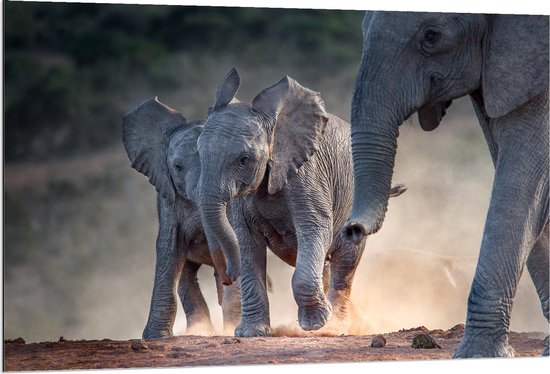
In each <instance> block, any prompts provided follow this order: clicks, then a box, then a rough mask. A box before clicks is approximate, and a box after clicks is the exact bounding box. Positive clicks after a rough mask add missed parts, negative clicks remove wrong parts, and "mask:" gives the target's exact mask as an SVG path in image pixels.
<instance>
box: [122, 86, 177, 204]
mask: <svg viewBox="0 0 550 374" xmlns="http://www.w3.org/2000/svg"><path fill="white" fill-rule="evenodd" d="M185 124H186V120H185V118H184V117H183V116H182V115H181V114H180V113H178V112H176V111H175V110H173V109H171V108H169V107H167V106H166V105H164V104H162V103H161V102H159V101H158V99H157V98H156V97H154V98H152V99H148V100H145V101H144V102H142V103H141V104H139V105H137V106H136V107H135V108H134V109H132V110H131V111H129V112H128V113H127V114H126V115H124V117H123V119H122V142H123V143H124V148H125V149H126V153H128V158H129V159H130V161H131V162H132V167H133V168H134V169H136V170H137V171H139V172H140V173H142V174H144V175H145V176H147V177H148V178H149V182H150V183H151V184H152V185H153V186H155V188H156V190H157V191H158V192H159V193H160V194H161V196H162V197H164V198H167V199H170V200H174V198H175V194H176V191H175V189H174V186H173V184H172V180H171V178H170V172H169V170H168V163H167V160H166V157H167V150H168V143H169V141H170V138H169V136H170V134H171V133H172V132H173V131H174V130H175V129H176V128H177V127H179V126H182V125H185Z"/></svg>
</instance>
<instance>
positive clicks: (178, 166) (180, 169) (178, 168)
mask: <svg viewBox="0 0 550 374" xmlns="http://www.w3.org/2000/svg"><path fill="white" fill-rule="evenodd" d="M174 168H176V170H177V171H182V170H183V166H182V165H181V164H176V165H174Z"/></svg>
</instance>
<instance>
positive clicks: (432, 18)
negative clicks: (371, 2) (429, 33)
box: [363, 12, 449, 39]
mask: <svg viewBox="0 0 550 374" xmlns="http://www.w3.org/2000/svg"><path fill="white" fill-rule="evenodd" d="M447 16H449V14H445V13H427V12H374V14H373V15H372V17H371V18H370V22H366V23H365V24H364V25H363V27H364V31H365V33H371V34H372V33H376V34H377V35H380V36H382V35H383V36H384V37H385V38H387V37H388V36H389V37H392V38H395V39H408V38H410V37H411V36H414V35H415V34H416V31H417V30H419V29H421V28H422V25H423V24H425V23H426V22H440V21H442V20H443V19H444V18H446V17H447Z"/></svg>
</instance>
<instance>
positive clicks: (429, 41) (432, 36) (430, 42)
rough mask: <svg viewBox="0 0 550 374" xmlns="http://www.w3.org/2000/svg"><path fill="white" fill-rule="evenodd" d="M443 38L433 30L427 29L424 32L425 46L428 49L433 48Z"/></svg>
mask: <svg viewBox="0 0 550 374" xmlns="http://www.w3.org/2000/svg"><path fill="white" fill-rule="evenodd" d="M440 38H441V33H440V32H439V31H436V30H433V29H427V30H426V31H425V32H424V38H423V44H424V45H426V46H428V47H433V46H434V45H435V43H437V42H438V41H439V39H440Z"/></svg>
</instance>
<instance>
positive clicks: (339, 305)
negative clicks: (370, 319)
mask: <svg viewBox="0 0 550 374" xmlns="http://www.w3.org/2000/svg"><path fill="white" fill-rule="evenodd" d="M365 243H366V240H365V239H363V240H362V241H361V242H360V243H359V244H353V243H351V242H348V241H344V240H342V238H341V236H339V235H338V236H336V238H335V239H334V242H333V244H332V248H331V249H330V250H329V251H330V253H331V261H330V265H331V278H330V287H329V290H328V299H329V301H330V303H331V304H332V310H333V313H334V317H333V318H334V319H335V320H336V321H337V322H340V324H341V323H342V322H343V321H345V320H346V319H347V318H348V315H349V308H350V296H351V286H352V284H353V278H354V276H355V271H356V270H357V266H358V265H359V260H360V259H361V256H362V254H363V250H364V248H365Z"/></svg>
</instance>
